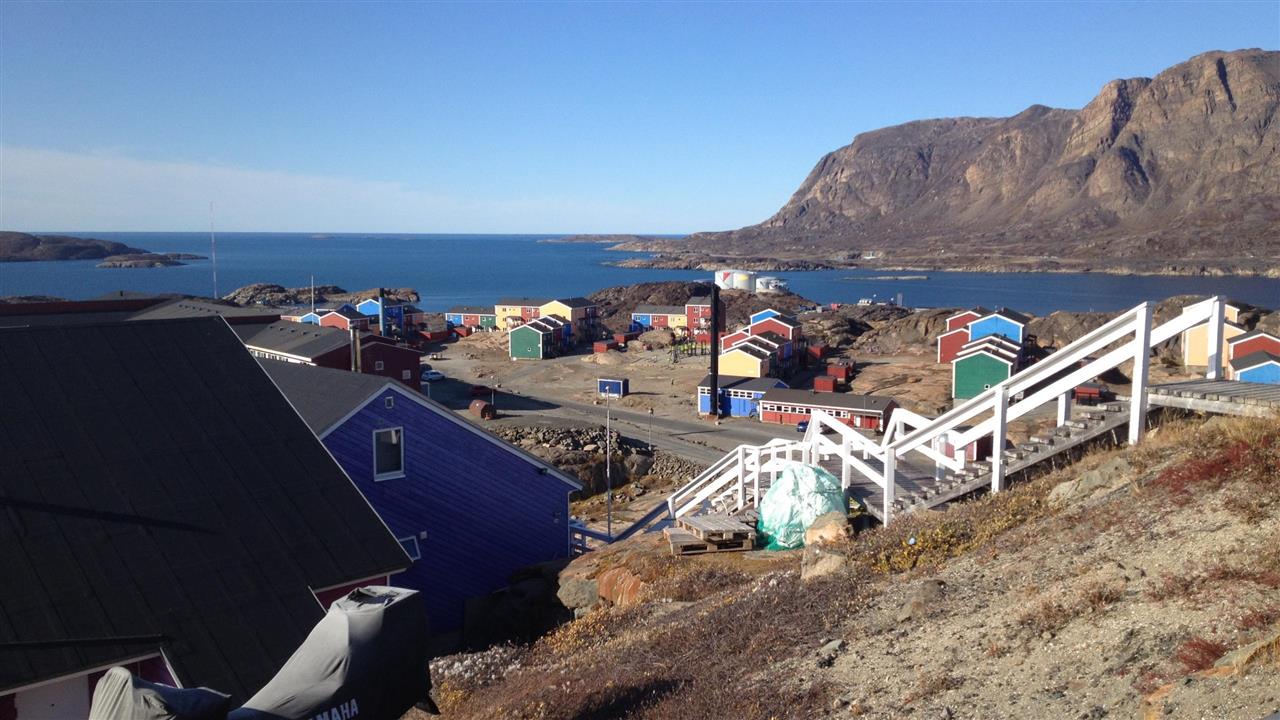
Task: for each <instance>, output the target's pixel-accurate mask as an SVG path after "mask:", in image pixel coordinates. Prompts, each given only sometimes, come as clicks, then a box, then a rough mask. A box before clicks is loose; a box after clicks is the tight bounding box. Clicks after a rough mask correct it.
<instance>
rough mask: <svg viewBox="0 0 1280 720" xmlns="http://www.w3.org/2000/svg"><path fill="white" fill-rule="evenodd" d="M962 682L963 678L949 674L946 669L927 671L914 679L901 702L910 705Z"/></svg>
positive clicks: (956, 686) (958, 685)
mask: <svg viewBox="0 0 1280 720" xmlns="http://www.w3.org/2000/svg"><path fill="white" fill-rule="evenodd" d="M963 684H964V678H961V677H957V676H955V675H951V674H949V673H947V672H946V671H943V670H937V671H934V672H928V673H925V674H923V675H921V676H920V679H919V680H917V681H916V684H915V687H913V688H912V689H911V692H909V693H907V696H906V697H904V698H903V699H902V704H903V705H910V704H911V703H914V702H918V701H920V700H925V699H928V698H931V697H933V696H935V695H938V694H941V693H944V692H946V691H948V690H955V689H956V688H958V687H960V686H961V685H963Z"/></svg>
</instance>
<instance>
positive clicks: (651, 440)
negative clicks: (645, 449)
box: [649, 408, 653, 453]
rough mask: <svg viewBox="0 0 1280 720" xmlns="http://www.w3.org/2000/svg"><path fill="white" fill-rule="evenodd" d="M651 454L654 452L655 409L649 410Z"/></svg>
mask: <svg viewBox="0 0 1280 720" xmlns="http://www.w3.org/2000/svg"><path fill="white" fill-rule="evenodd" d="M649 452H650V453H652V452H653V408H649Z"/></svg>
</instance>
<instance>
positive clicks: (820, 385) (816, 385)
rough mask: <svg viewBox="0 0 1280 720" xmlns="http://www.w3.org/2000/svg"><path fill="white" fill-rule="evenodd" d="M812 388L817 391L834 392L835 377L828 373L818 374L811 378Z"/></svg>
mask: <svg viewBox="0 0 1280 720" xmlns="http://www.w3.org/2000/svg"><path fill="white" fill-rule="evenodd" d="M813 389H814V390H817V391H818V392H835V391H836V379H835V378H834V377H832V376H830V375H819V376H818V377H816V378H814V379H813Z"/></svg>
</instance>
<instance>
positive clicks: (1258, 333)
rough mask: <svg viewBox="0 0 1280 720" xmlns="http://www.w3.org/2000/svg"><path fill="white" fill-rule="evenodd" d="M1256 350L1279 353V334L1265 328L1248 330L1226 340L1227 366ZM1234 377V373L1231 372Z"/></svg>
mask: <svg viewBox="0 0 1280 720" xmlns="http://www.w3.org/2000/svg"><path fill="white" fill-rule="evenodd" d="M1256 352H1265V353H1271V354H1272V355H1280V336H1277V335H1275V334H1274V333H1269V332H1267V331H1266V330H1262V329H1258V330H1250V331H1249V332H1247V333H1243V334H1241V335H1236V336H1235V337H1233V338H1229V339H1228V340H1227V363H1226V365H1227V367H1228V368H1230V367H1231V361H1232V360H1239V359H1242V358H1244V357H1246V356H1249V355H1252V354H1253V353H1256ZM1232 377H1234V373H1232Z"/></svg>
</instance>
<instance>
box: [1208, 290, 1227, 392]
mask: <svg viewBox="0 0 1280 720" xmlns="http://www.w3.org/2000/svg"><path fill="white" fill-rule="evenodd" d="M1225 315H1226V309H1225V308H1224V307H1223V306H1222V297H1221V296H1216V295H1215V296H1214V298H1213V302H1211V303H1210V304H1209V347H1208V348H1207V351H1208V352H1207V353H1206V355H1205V361H1206V363H1207V364H1208V365H1209V367H1208V369H1207V370H1206V371H1205V374H1204V376H1205V377H1206V378H1208V379H1210V380H1217V379H1219V377H1221V375H1222V331H1223V327H1222V326H1223V323H1224V322H1225V320H1226V317H1225Z"/></svg>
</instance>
